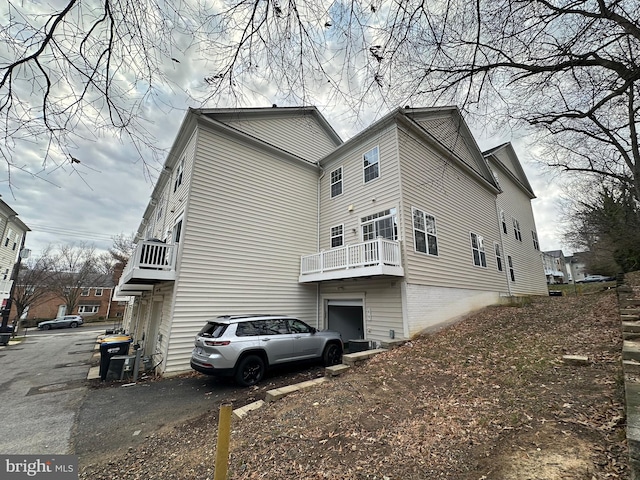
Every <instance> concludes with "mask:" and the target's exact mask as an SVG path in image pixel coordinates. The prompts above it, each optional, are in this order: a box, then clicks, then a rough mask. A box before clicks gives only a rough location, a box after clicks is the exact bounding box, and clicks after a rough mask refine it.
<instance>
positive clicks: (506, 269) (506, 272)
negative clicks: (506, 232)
mask: <svg viewBox="0 0 640 480" xmlns="http://www.w3.org/2000/svg"><path fill="white" fill-rule="evenodd" d="M493 201H494V202H495V204H496V218H497V219H498V235H500V248H501V249H502V255H503V258H502V266H503V271H504V276H505V278H506V280H507V291H508V293H509V296H510V297H511V296H512V295H513V294H512V293H511V278H510V277H509V262H508V260H507V251H506V250H505V249H504V242H503V241H502V219H501V218H500V207H498V195H496V196H495V197H494V199H493ZM495 253H496V252H493V254H494V255H495Z"/></svg>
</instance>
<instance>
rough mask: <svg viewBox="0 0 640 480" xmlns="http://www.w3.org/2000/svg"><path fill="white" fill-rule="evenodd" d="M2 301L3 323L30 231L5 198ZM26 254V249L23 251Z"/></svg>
mask: <svg viewBox="0 0 640 480" xmlns="http://www.w3.org/2000/svg"><path fill="white" fill-rule="evenodd" d="M0 231H1V232H2V237H0V301H1V302H2V303H1V304H2V308H1V312H2V323H3V325H6V324H7V322H8V319H9V311H10V308H11V303H10V302H9V296H10V294H11V287H12V285H13V281H14V277H15V274H16V266H17V265H18V264H19V259H20V252H21V251H22V250H23V248H24V242H25V239H26V235H27V232H29V231H30V229H29V227H27V226H26V225H25V224H24V223H23V222H22V220H20V219H19V218H18V214H17V213H16V212H15V211H14V210H13V209H12V208H11V207H10V206H9V205H7V204H6V203H5V202H4V201H3V200H0ZM23 254H26V251H25V252H23Z"/></svg>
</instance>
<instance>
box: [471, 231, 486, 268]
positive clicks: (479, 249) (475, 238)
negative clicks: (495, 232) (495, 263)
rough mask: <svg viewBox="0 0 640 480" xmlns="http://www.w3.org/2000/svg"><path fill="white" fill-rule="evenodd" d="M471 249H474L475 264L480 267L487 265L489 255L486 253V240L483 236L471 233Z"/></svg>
mask: <svg viewBox="0 0 640 480" xmlns="http://www.w3.org/2000/svg"><path fill="white" fill-rule="evenodd" d="M471 250H472V251H473V264H474V265H476V266H478V267H486V266H487V256H486V255H485V253H484V240H483V238H482V236H480V235H478V234H476V233H471Z"/></svg>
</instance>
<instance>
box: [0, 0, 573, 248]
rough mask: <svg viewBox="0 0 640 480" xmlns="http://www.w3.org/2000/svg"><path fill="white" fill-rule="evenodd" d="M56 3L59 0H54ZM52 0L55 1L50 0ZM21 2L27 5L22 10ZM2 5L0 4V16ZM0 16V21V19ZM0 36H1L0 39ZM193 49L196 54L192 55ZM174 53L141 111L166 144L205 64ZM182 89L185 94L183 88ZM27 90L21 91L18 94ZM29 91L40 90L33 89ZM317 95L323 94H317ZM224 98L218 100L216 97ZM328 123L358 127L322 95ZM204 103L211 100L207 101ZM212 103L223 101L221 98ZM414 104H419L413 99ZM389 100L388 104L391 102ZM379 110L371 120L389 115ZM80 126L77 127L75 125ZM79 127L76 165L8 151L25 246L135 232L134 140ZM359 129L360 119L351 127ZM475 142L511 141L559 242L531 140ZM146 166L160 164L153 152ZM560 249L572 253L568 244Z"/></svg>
mask: <svg viewBox="0 0 640 480" xmlns="http://www.w3.org/2000/svg"><path fill="white" fill-rule="evenodd" d="M56 2H57V3H60V1H59V0H56ZM56 2H54V3H56ZM23 5H26V6H27V7H29V8H34V9H37V8H42V7H40V6H39V5H40V4H39V2H33V3H29V2H26V3H23ZM27 7H25V8H27ZM2 13H3V10H2V9H0V14H2ZM0 22H1V21H0ZM0 40H1V39H0ZM192 54H194V55H193V56H192ZM175 55H176V56H179V60H178V59H174V58H171V60H170V61H166V62H164V65H163V69H164V73H165V74H166V75H167V76H168V78H169V79H170V80H171V82H173V84H174V85H177V86H181V88H173V89H171V88H164V89H160V90H157V91H155V92H154V95H153V96H152V97H150V98H148V99H147V103H146V104H145V105H144V108H143V110H142V112H143V115H144V116H145V120H146V121H148V122H149V124H148V126H147V128H148V129H149V133H150V137H149V138H151V139H152V140H151V141H152V142H153V143H154V144H155V145H156V146H158V147H161V148H166V149H168V148H169V147H170V145H171V143H172V141H173V139H174V138H175V135H176V133H177V130H178V127H179V125H180V122H181V121H182V119H183V117H184V113H185V111H186V109H187V108H188V107H199V106H203V105H201V104H199V103H198V102H196V101H194V100H193V98H194V97H195V98H197V97H198V95H202V94H206V89H207V84H206V82H205V81H204V76H205V75H204V74H203V72H206V68H205V66H204V64H203V63H202V61H201V60H198V59H197V58H196V56H195V52H193V51H191V50H190V49H189V48H186V47H185V48H184V49H182V50H181V51H180V52H179V55H178V53H175ZM182 89H187V90H188V91H189V92H190V95H186V94H184V93H183V92H182ZM29 94H30V93H29V92H28V90H24V91H23V98H26V96H28V95H29ZM35 94H39V92H37V91H35ZM316 98H320V99H321V98H322V95H316ZM222 103H224V102H222ZM243 103H244V106H256V107H261V106H264V107H269V106H271V105H272V104H273V103H276V104H278V105H280V106H291V105H293V104H294V103H292V102H291V101H286V100H283V99H281V98H274V97H273V96H272V95H271V93H270V91H269V87H268V86H267V87H265V88H264V89H262V90H261V91H258V92H257V95H254V96H253V97H251V96H247V97H245V100H244V102H243ZM316 105H317V107H318V108H319V110H320V111H321V112H322V113H323V115H325V117H326V118H327V120H328V121H329V123H331V124H332V125H333V127H334V128H335V129H336V131H337V132H338V133H339V134H340V135H341V136H342V138H343V139H344V140H346V139H348V138H349V137H350V136H353V135H354V134H355V133H357V130H356V129H355V127H354V122H353V119H352V117H350V116H349V115H348V114H347V113H346V112H345V111H344V109H343V107H342V105H341V104H340V103H339V102H331V101H330V100H326V101H325V102H324V103H322V101H321V102H318V103H316ZM204 106H214V105H212V104H205V105H204ZM216 106H224V105H221V104H220V102H218V104H217V105H216ZM413 106H414V107H419V106H421V105H413ZM392 107H393V106H391V105H389V108H392ZM387 111H388V110H386V111H385V110H382V109H380V110H377V111H376V112H375V113H374V114H372V115H371V116H368V117H367V118H370V120H371V121H373V120H375V119H376V118H379V117H380V116H382V115H384V114H385V113H387ZM78 128H79V127H78ZM85 128H88V130H87V131H85V132H81V135H82V137H83V138H82V139H77V140H76V145H75V148H74V149H73V156H74V157H75V158H77V159H79V160H80V163H79V164H70V163H68V162H60V163H58V164H57V165H56V164H55V163H52V162H48V163H47V164H46V166H45V167H43V165H42V162H43V158H44V151H45V150H44V148H45V147H44V146H43V145H42V144H39V143H37V142H31V143H30V142H26V143H24V142H23V143H22V144H20V147H19V148H18V149H16V151H15V152H14V162H15V164H16V165H17V166H18V167H19V168H12V169H11V170H10V171H9V170H7V169H2V170H1V171H0V194H1V195H2V199H3V200H4V201H5V202H6V203H7V204H9V205H10V206H11V207H12V208H13V209H14V210H15V211H16V212H18V214H19V216H20V218H21V219H22V221H23V222H24V223H26V224H27V225H28V226H29V227H30V228H31V230H32V231H31V232H30V233H29V234H28V235H27V242H26V247H27V248H30V249H31V250H32V251H33V252H34V254H36V255H37V254H38V252H40V251H42V249H43V248H45V247H46V246H47V245H49V244H68V243H76V244H77V243H80V242H87V243H92V244H94V245H95V246H96V247H97V248H99V249H108V248H109V247H110V245H111V243H112V241H111V239H112V237H113V236H115V235H119V234H125V235H129V234H132V233H134V232H135V231H136V230H137V227H138V225H139V223H140V220H141V218H142V214H143V212H144V209H145V207H146V205H147V203H148V200H149V198H150V195H151V192H152V189H153V186H154V185H153V180H154V179H153V174H151V175H150V174H149V173H150V170H148V169H147V168H146V167H145V165H143V162H141V161H140V160H139V156H138V154H137V152H136V150H135V148H134V145H133V144H132V143H131V142H130V141H128V140H127V139H126V138H117V137H114V136H112V135H109V134H108V133H104V132H102V131H95V132H94V131H90V130H91V127H90V126H88V127H85ZM357 128H358V129H360V128H362V125H360V126H358V127H357ZM471 128H472V130H474V131H475V135H476V140H477V142H478V144H479V145H480V147H481V148H482V149H488V148H491V147H494V146H496V145H498V144H500V143H503V142H505V141H511V142H513V143H514V146H515V149H516V152H517V153H518V155H519V157H520V159H521V161H522V163H523V166H524V169H525V172H526V173H527V175H528V177H529V180H530V183H531V184H532V187H533V189H534V192H535V193H536V195H537V197H538V198H537V199H536V200H534V201H533V209H534V214H535V218H536V223H537V229H538V237H539V239H540V246H541V249H542V250H555V249H560V248H562V247H563V245H562V243H561V236H560V232H559V228H558V226H559V218H560V215H559V209H558V201H559V198H558V191H559V190H558V187H557V185H556V183H555V181H554V180H552V178H551V177H550V176H545V175H543V174H542V173H541V172H540V170H539V169H538V167H537V166H536V165H535V163H534V162H533V160H532V157H531V155H530V154H529V152H530V150H531V149H535V145H528V144H527V139H526V138H524V139H523V138H514V137H512V136H508V135H507V136H502V137H499V138H485V137H483V136H482V134H481V133H478V131H479V130H477V129H474V126H473V125H471ZM147 161H148V162H149V163H148V165H147V166H151V173H153V168H154V167H156V168H157V167H158V165H157V164H154V161H153V159H152V158H150V157H149V158H148V159H147ZM564 251H565V254H570V253H571V252H570V251H568V250H567V249H566V248H565V249H564Z"/></svg>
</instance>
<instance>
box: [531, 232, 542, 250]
mask: <svg viewBox="0 0 640 480" xmlns="http://www.w3.org/2000/svg"><path fill="white" fill-rule="evenodd" d="M531 238H533V248H535V249H536V250H540V244H539V243H538V234H537V233H536V231H535V230H531Z"/></svg>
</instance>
